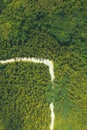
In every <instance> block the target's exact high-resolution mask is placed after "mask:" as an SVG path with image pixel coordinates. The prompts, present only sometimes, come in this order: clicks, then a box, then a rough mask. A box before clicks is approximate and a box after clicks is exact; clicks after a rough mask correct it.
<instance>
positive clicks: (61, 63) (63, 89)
mask: <svg viewBox="0 0 87 130" xmlns="http://www.w3.org/2000/svg"><path fill="white" fill-rule="evenodd" d="M15 57H39V58H45V59H46V58H48V59H50V60H53V62H54V71H55V81H54V86H55V89H54V91H53V90H52V89H50V88H51V86H52V85H51V84H49V85H47V86H48V87H47V93H45V95H46V97H47V101H48V102H50V101H51V100H52V99H53V97H54V104H55V113H56V119H55V128H54V130H58V129H59V130H86V129H87V122H86V119H87V100H86V99H87V80H86V79H87V0H67V1H66V0H0V60H4V59H9V58H15ZM0 69H1V71H0V77H1V74H2V70H3V67H2V66H0ZM21 71H22V68H21ZM3 75H5V73H4V74H3ZM48 76H49V74H48ZM45 78H46V77H45ZM4 82H5V81H4ZM9 82H10V81H9ZM0 87H1V88H2V87H3V86H2V85H1V86H0ZM4 87H5V86H4ZM9 87H10V86H9ZM1 88H0V90H1ZM48 93H49V94H48ZM0 94H1V92H0ZM50 98H51V99H50ZM11 130H13V129H12V128H11ZM30 130H31V129H30ZM43 130H45V129H43Z"/></svg>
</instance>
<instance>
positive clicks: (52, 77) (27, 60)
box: [0, 57, 55, 130]
mask: <svg viewBox="0 0 87 130" xmlns="http://www.w3.org/2000/svg"><path fill="white" fill-rule="evenodd" d="M20 61H23V62H34V63H43V64H45V65H47V66H48V67H49V73H50V76H51V81H52V83H53V80H54V79H55V76H54V66H53V62H52V61H50V60H49V59H42V58H26V57H24V58H22V57H20V58H14V59H8V60H0V64H7V63H12V62H20ZM52 87H53V88H54V86H52ZM50 111H51V123H50V130H53V128H54V120H55V113H54V105H53V102H52V103H51V104H50Z"/></svg>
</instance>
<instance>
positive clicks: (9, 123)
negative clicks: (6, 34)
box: [0, 62, 50, 130]
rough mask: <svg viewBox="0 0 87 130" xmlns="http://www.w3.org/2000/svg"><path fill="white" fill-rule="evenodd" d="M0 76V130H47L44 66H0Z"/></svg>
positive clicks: (48, 115) (28, 64) (29, 64)
mask: <svg viewBox="0 0 87 130" xmlns="http://www.w3.org/2000/svg"><path fill="white" fill-rule="evenodd" d="M0 75H1V76H0V130H32V129H34V130H45V129H46V130H49V128H50V109H49V104H48V103H47V102H46V98H45V92H46V87H47V85H48V83H49V81H50V75H49V70H48V67H47V66H45V65H43V64H33V63H27V62H25V63H23V62H19V63H18V62H15V63H10V64H5V65H1V64H0ZM2 124H3V125H2Z"/></svg>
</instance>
